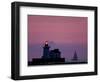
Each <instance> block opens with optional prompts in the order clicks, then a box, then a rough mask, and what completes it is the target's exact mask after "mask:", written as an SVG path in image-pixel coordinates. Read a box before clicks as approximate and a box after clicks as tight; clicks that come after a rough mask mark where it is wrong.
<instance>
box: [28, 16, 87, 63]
mask: <svg viewBox="0 0 100 82" xmlns="http://www.w3.org/2000/svg"><path fill="white" fill-rule="evenodd" d="M87 22H88V18H87V17H67V16H66V17H65V16H42V15H29V16H28V59H29V61H30V60H31V59H32V58H40V57H41V56H42V51H43V48H42V47H43V44H44V42H45V41H48V42H49V46H50V47H51V49H54V48H59V49H60V51H61V56H62V57H64V58H66V59H68V60H70V59H71V58H72V56H73V54H74V51H75V50H76V52H77V54H78V57H79V59H80V60H83V61H86V60H87Z"/></svg>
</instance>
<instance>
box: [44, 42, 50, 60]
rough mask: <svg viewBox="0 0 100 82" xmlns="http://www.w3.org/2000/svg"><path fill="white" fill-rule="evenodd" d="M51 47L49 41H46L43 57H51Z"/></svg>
mask: <svg viewBox="0 0 100 82" xmlns="http://www.w3.org/2000/svg"><path fill="white" fill-rule="evenodd" d="M49 48H50V46H49V45H48V41H45V45H44V47H43V56H42V58H43V59H47V58H50V57H49Z"/></svg>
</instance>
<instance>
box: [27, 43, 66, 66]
mask: <svg viewBox="0 0 100 82" xmlns="http://www.w3.org/2000/svg"><path fill="white" fill-rule="evenodd" d="M49 49H50V46H49V45H48V42H47V41H46V42H45V45H44V47H43V56H42V57H41V58H33V59H32V62H28V65H44V64H60V63H64V62H65V58H61V52H60V51H59V49H54V50H49Z"/></svg>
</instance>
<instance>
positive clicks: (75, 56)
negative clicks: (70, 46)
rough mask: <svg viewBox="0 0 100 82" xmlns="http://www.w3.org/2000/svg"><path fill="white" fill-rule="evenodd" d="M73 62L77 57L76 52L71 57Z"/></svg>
mask: <svg viewBox="0 0 100 82" xmlns="http://www.w3.org/2000/svg"><path fill="white" fill-rule="evenodd" d="M72 60H73V61H77V60H78V56H77V53H76V51H75V53H74V56H73V59H72Z"/></svg>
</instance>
